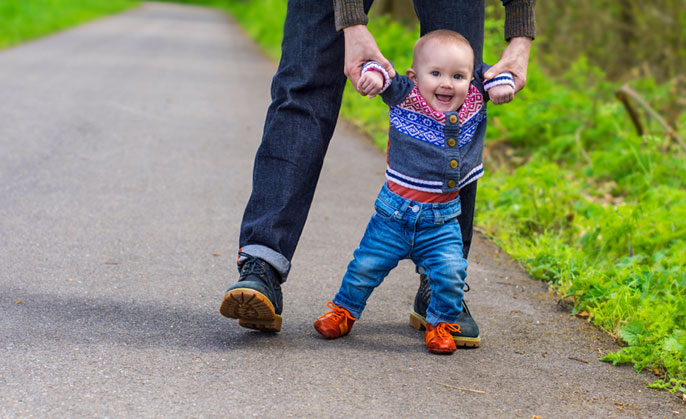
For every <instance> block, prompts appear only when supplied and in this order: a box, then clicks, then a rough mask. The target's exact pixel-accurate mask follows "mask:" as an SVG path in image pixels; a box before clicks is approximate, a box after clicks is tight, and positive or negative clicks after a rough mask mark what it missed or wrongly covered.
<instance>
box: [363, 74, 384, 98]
mask: <svg viewBox="0 0 686 419" xmlns="http://www.w3.org/2000/svg"><path fill="white" fill-rule="evenodd" d="M383 83H384V78H383V74H381V73H379V72H378V71H375V70H370V71H366V72H365V73H364V74H363V75H362V77H360V81H359V82H358V83H357V91H358V92H360V94H361V95H362V96H367V95H369V97H370V98H372V97H374V96H376V95H378V94H379V92H380V91H381V89H382V88H383Z"/></svg>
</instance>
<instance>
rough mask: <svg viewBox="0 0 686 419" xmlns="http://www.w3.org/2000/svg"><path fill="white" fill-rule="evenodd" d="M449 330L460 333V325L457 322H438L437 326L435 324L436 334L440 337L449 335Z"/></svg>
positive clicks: (443, 337)
mask: <svg viewBox="0 0 686 419" xmlns="http://www.w3.org/2000/svg"><path fill="white" fill-rule="evenodd" d="M450 332H457V333H462V332H461V331H460V325H459V324H457V323H455V324H451V323H438V326H436V334H437V335H438V337H440V338H442V339H445V338H449V337H451V336H450Z"/></svg>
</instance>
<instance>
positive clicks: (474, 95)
mask: <svg viewBox="0 0 686 419" xmlns="http://www.w3.org/2000/svg"><path fill="white" fill-rule="evenodd" d="M483 106H484V95H482V94H481V92H479V89H477V88H476V86H474V85H473V84H470V85H469V91H468V92H467V97H466V98H465V100H464V103H463V104H462V107H461V108H460V112H459V114H458V116H459V119H460V125H464V124H465V123H466V122H467V121H469V120H470V119H472V118H473V117H474V116H475V115H476V114H478V113H479V111H480V110H481V108H482V107H483Z"/></svg>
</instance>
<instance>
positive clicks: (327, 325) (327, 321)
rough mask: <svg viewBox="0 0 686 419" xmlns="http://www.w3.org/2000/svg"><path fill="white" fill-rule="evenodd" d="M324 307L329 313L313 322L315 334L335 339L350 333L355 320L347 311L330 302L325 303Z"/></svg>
mask: <svg viewBox="0 0 686 419" xmlns="http://www.w3.org/2000/svg"><path fill="white" fill-rule="evenodd" d="M326 306H327V307H329V308H330V309H331V311H329V312H327V313H325V314H324V315H323V316H321V317H320V318H319V319H318V320H317V321H316V322H314V328H315V329H317V332H319V333H320V334H321V335H322V336H324V337H325V338H327V339H336V338H339V337H341V336H345V335H347V334H348V333H350V331H351V330H352V328H353V324H355V320H357V319H356V318H354V317H353V316H351V315H350V312H349V311H348V310H346V309H344V308H343V307H338V306H337V305H336V304H334V303H333V302H332V301H329V302H328V303H326Z"/></svg>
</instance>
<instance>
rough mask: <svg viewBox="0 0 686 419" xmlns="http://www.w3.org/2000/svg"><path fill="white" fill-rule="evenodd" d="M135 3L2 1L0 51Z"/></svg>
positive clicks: (132, 0) (106, 0)
mask: <svg viewBox="0 0 686 419" xmlns="http://www.w3.org/2000/svg"><path fill="white" fill-rule="evenodd" d="M138 3H139V1H138V0H2V1H0V49H2V48H6V47H9V46H12V45H16V44H18V43H20V42H24V41H28V40H31V39H35V38H38V37H40V36H44V35H47V34H50V33H53V32H56V31H59V30H61V29H65V28H68V27H71V26H74V25H77V24H79V23H83V22H86V21H88V20H91V19H94V18H97V17H100V16H104V15H107V14H111V13H116V12H119V11H122V10H125V9H127V8H129V7H133V6H134V5H136V4H138Z"/></svg>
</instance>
